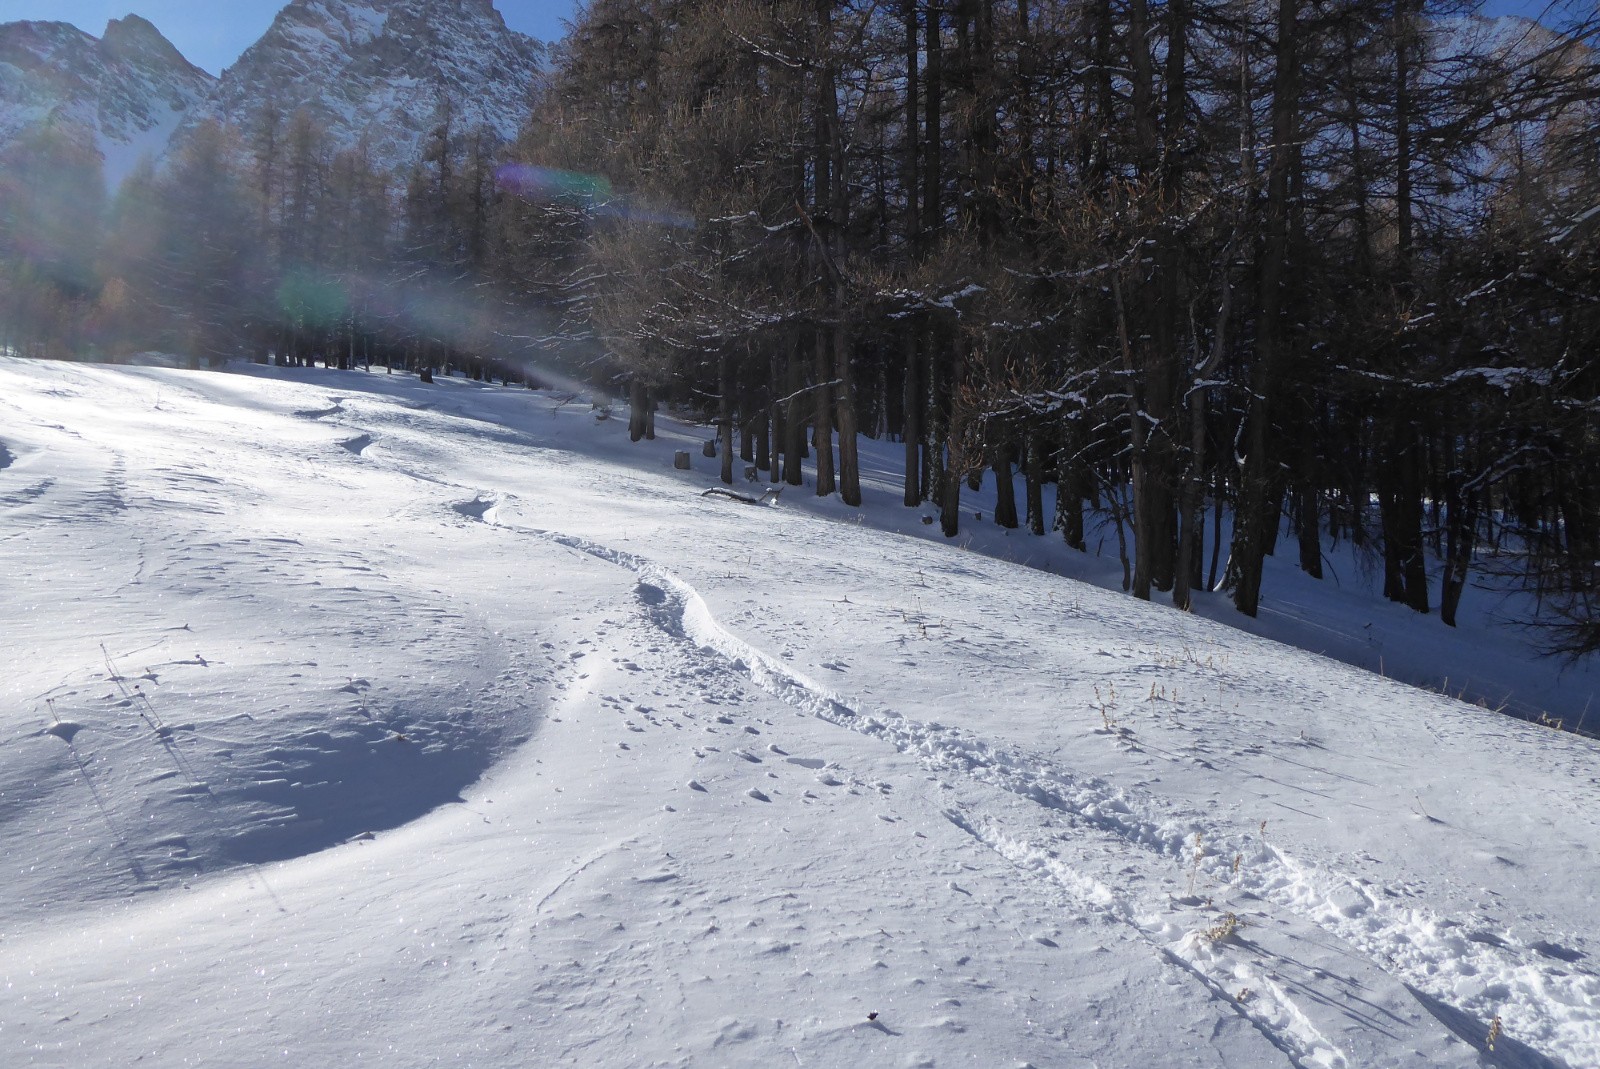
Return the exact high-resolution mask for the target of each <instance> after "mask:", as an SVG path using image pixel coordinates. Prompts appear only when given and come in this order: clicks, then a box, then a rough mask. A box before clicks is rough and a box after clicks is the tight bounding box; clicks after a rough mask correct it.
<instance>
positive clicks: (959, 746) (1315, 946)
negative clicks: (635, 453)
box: [458, 498, 1600, 1069]
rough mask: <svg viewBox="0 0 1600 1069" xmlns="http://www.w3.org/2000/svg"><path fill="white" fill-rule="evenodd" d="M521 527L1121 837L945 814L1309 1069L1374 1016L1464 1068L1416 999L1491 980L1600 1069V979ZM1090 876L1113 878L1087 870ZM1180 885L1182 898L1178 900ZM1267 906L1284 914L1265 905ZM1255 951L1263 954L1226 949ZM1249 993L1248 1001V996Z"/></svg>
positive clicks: (757, 669) (695, 630)
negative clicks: (1036, 834)
mask: <svg viewBox="0 0 1600 1069" xmlns="http://www.w3.org/2000/svg"><path fill="white" fill-rule="evenodd" d="M506 506H510V507H509V509H507V510H510V512H512V514H515V512H517V509H515V501H514V499H509V501H502V499H501V498H491V499H482V498H480V499H475V501H474V502H470V507H467V506H458V510H462V512H464V514H475V515H477V517H478V518H485V520H486V522H496V523H502V525H504V523H506V520H504V517H502V507H506ZM526 530H528V531H530V533H533V535H538V536H541V538H549V539H552V541H555V543H557V544H562V546H570V547H573V549H578V551H581V552H586V554H590V555H594V557H598V559H602V560H606V562H610V563H614V565H619V567H622V568H627V570H629V571H632V573H634V575H635V576H638V579H640V584H638V589H637V595H638V600H640V603H642V605H643V607H645V611H646V613H648V615H650V618H651V619H653V621H654V623H656V626H658V627H661V629H662V631H664V632H666V634H669V635H672V637H677V639H682V640H685V642H690V643H693V645H698V647H699V648H701V650H704V651H714V653H715V655H720V658H722V659H723V661H726V663H728V664H730V666H731V667H733V669H734V671H739V672H742V674H747V675H749V677H750V680H752V682H754V683H755V685H758V687H760V688H762V690H765V691H768V693H771V695H774V696H776V698H781V699H784V701H787V703H790V704H794V706H797V707H800V709H803V711H806V712H810V714H811V715H816V717H819V719H822V720H827V722H830V723H835V725H840V727H846V728H850V730H854V731H859V733H862V735H869V736H875V738H883V739H886V741H890V743H891V744H894V746H896V749H899V751H902V752H909V754H914V755H917V757H918V759H920V760H922V763H923V765H925V767H926V768H930V770H933V771H938V773H949V771H958V773H965V775H968V776H973V778H976V779H981V781H982V783H986V784H990V786H997V787H1000V789H1003V791H1006V792H1010V794H1013V795H1018V797H1022V799H1027V800H1030V802H1034V803H1037V805H1040V807H1043V808H1046V810H1051V811H1054V813H1058V815H1062V816H1064V818H1066V819H1067V821H1069V827H1070V829H1077V831H1083V829H1085V827H1088V829H1093V831H1096V832H1101V834H1102V835H1101V839H1102V840H1104V839H1110V840H1112V845H1110V850H1109V855H1107V856H1098V858H1096V856H1093V851H1088V853H1090V856H1086V858H1082V859H1077V861H1074V863H1069V861H1064V859H1062V853H1066V851H1070V850H1077V851H1082V850H1083V845H1085V840H1083V837H1082V835H1080V834H1062V832H1059V831H1056V832H1051V831H1046V832H1045V834H1046V835H1048V845H1037V843H1032V842H1027V840H1019V839H1013V837H1010V835H1008V834H1006V831H1005V824H1003V821H1000V819H998V818H995V816H994V815H986V816H984V818H982V823H981V824H976V823H974V821H973V819H971V818H968V816H966V815H963V813H960V811H958V810H952V811H950V813H949V816H950V819H952V823H955V824H957V826H958V827H962V829H963V831H966V832H968V834H971V835H973V837H974V839H978V840H979V842H984V843H986V845H989V847H990V848H992V850H995V851H997V853H998V855H1002V856H1005V858H1006V859H1010V861H1013V863H1014V864H1018V866H1019V867H1024V869H1029V871H1038V872H1043V874H1048V877H1050V879H1053V880H1056V882H1058V883H1059V885H1061V887H1062V888H1064V890H1067V891H1069V893H1070V895H1072V896H1074V898H1077V899H1078V903H1080V906H1082V907H1085V909H1094V911H1104V912H1107V914H1110V915H1114V917H1117V919H1118V920H1122V922H1126V923H1130V925H1131V927H1134V928H1136V930H1138V931H1141V933H1142V935H1144V936H1146V938H1149V939H1150V943H1152V944H1155V946H1157V947H1162V949H1163V952H1166V954H1170V955H1171V957H1173V959H1174V960H1178V962H1182V963H1184V967H1186V968H1189V970H1192V971H1194V973H1195V975H1197V976H1200V978H1202V979H1203V981H1205V983H1206V984H1208V986H1211V987H1213V989H1214V992H1216V994H1218V995H1219V997H1221V999H1224V1000H1226V999H1232V1000H1234V1005H1237V1007H1238V1011H1240V1013H1242V1015H1243V1016H1245V1018H1248V1019H1250V1021H1251V1023H1253V1024H1256V1027H1259V1029H1261V1032H1262V1034H1264V1035H1266V1037H1267V1039H1270V1040H1272V1042H1274V1043H1275V1045H1278V1047H1280V1048H1282V1050H1285V1053H1288V1055H1290V1056H1291V1058H1293V1061H1294V1064H1298V1066H1317V1067H1326V1069H1341V1067H1346V1066H1366V1064H1373V1059H1374V1058H1381V1056H1384V1053H1386V1050H1384V1048H1378V1047H1373V1045H1371V1043H1370V1042H1366V1040H1368V1037H1370V1035H1371V1029H1373V1026H1374V1019H1373V1018H1374V1016H1376V1018H1379V1019H1381V1024H1382V1027H1384V1029H1387V1031H1406V1032H1411V1034H1414V1039H1411V1040H1410V1042H1413V1043H1416V1047H1418V1048H1416V1050H1414V1051H1413V1059H1411V1061H1408V1063H1405V1064H1414V1066H1432V1064H1445V1063H1443V1061H1442V1059H1446V1058H1466V1056H1467V1055H1466V1051H1459V1050H1456V1051H1446V1047H1448V1045H1443V1043H1440V1042H1438V1024H1440V1021H1435V1019H1434V1018H1432V1016H1429V1015H1426V1013H1422V1007H1421V1005H1419V1003H1418V1000H1416V999H1414V997H1411V992H1410V987H1416V989H1419V991H1422V992H1427V994H1429V995H1434V997H1437V999H1442V1000H1443V999H1451V997H1456V995H1458V992H1456V989H1454V983H1456V979H1458V978H1461V976H1478V978H1483V981H1485V984H1486V991H1488V994H1490V997H1488V999H1483V1000H1480V1002H1482V1005H1472V1003H1467V1005H1464V1007H1462V1010H1466V1011H1467V1013H1472V1011H1477V1013H1486V1016H1485V1018H1483V1019H1485V1021H1488V1019H1493V1018H1496V1016H1506V1018H1512V1019H1515V1021H1517V1023H1518V1035H1520V1037H1522V1040H1533V1042H1536V1043H1541V1045H1547V1047H1550V1048H1555V1050H1563V1051H1570V1053H1573V1055H1574V1056H1576V1058H1578V1059H1579V1061H1578V1063H1576V1064H1587V1063H1589V1061H1594V1063H1595V1064H1600V976H1597V975H1594V973H1589V971H1587V970H1576V971H1574V970H1573V968H1571V965H1570V963H1568V962H1563V960H1560V959H1558V957H1557V959H1552V957H1550V954H1549V952H1547V951H1546V949H1541V947H1531V946H1515V944H1512V943H1510V941H1506V939H1502V938H1485V936H1482V935H1477V936H1475V935H1474V933H1470V931H1464V925H1461V923H1459V922H1454V920H1448V919H1440V917H1435V915H1432V914H1430V912H1429V911H1426V909H1414V907H1410V909H1408V907H1400V906H1397V904H1390V903H1386V901H1381V898H1384V896H1386V890H1384V888H1374V887H1371V885H1370V883H1368V882H1366V880H1362V879H1358V877H1349V875H1344V874H1338V872H1328V871H1317V869H1315V867H1314V866H1307V864H1304V863H1299V861H1296V859H1294V858H1293V856H1290V855H1286V853H1285V851H1283V850H1280V848H1278V847H1274V845H1272V843H1270V842H1267V839H1266V829H1261V831H1259V834H1256V835H1251V834H1248V832H1240V831H1238V829H1227V827H1221V826H1218V824H1214V823H1210V821H1205V819H1203V818H1200V816H1198V815H1194V813H1181V811H1178V813H1174V811H1173V810H1171V807H1170V805H1166V803H1165V802H1162V800H1160V799H1157V797H1138V795H1134V794H1133V792H1128V791H1125V789H1112V787H1109V786H1107V784H1104V783H1096V781H1082V779H1080V778H1077V776H1072V775H1070V773H1067V771H1064V770H1061V768H1054V767H1051V765H1050V763H1048V762H1043V760H1042V759H1038V757H1032V755H1022V754H1008V752H1003V751H997V749H995V747H994V746H990V744H987V743H982V741H979V739H974V738H971V736H970V735H966V733H963V731H960V730H954V728H946V727H942V725H938V723H933V725H926V723H917V722H912V720H907V719H906V717H901V715H898V714H894V712H893V711H880V712H877V714H867V712H864V711H862V709H859V707H858V706H856V703H853V701H850V699H846V698H845V696H842V695H837V693H834V691H830V690H827V688H826V687H822V685H821V683H818V682H816V680H813V679H810V677H808V675H805V674H802V672H797V671H795V669H792V667H789V666H786V664H782V663H781V661H779V659H776V658H773V656H770V655H766V653H762V651H760V650H757V648H754V647H752V645H749V643H747V642H744V640H742V639H739V637H736V635H733V634H731V632H730V631H728V629H725V627H723V626H722V624H718V621H717V619H715V618H714V616H712V613H710V610H709V608H707V605H706V600H704V599H702V597H701V595H699V592H696V591H694V587H693V586H690V584H688V583H685V581H683V579H680V578H678V576H675V575H674V573H672V571H669V570H666V568H662V567H661V565H658V563H653V562H650V560H646V559H642V557H638V555H635V554H630V552H626V551H618V549H611V547H608V546H603V544H600V543H594V541H589V539H584V538H576V536H571V535H562V533H555V531H546V530H536V528H526ZM1107 733H1112V730H1110V728H1107ZM1128 735H1131V733H1128ZM1115 840H1120V842H1122V843H1126V845H1133V847H1138V848H1139V850H1141V853H1149V855H1155V856H1157V858H1160V859H1162V863H1160V864H1157V866H1149V867H1146V869H1144V871H1141V872H1139V875H1138V882H1139V883H1141V885H1142V893H1139V895H1134V896H1130V890H1131V888H1126V885H1128V883H1130V880H1128V879H1126V877H1128V875H1130V869H1128V867H1126V863H1128V861H1130V859H1131V858H1130V855H1128V851H1126V850H1118V848H1117V847H1115ZM1102 845H1104V842H1102ZM1184 869H1187V877H1186V875H1184ZM1091 871H1093V872H1099V874H1110V872H1115V875H1086V872H1091ZM1184 879H1187V890H1184V888H1182V887H1181V883H1182V882H1184ZM1102 880H1112V883H1107V882H1102ZM1114 888H1115V890H1114ZM1390 895H1392V893H1390ZM1269 903H1270V904H1272V906H1277V907H1278V909H1277V911H1274V912H1267V911H1264V909H1262V906H1264V904H1269ZM1200 906H1203V907H1205V909H1200ZM1234 909H1237V911H1238V912H1234ZM1242 947H1245V949H1248V951H1250V952H1251V954H1248V955H1245V954H1230V952H1229V951H1238V949H1242ZM1269 947H1270V949H1269ZM1248 959H1259V960H1248ZM1309 960H1315V965H1309V963H1307V962H1309ZM1381 970H1382V971H1381ZM1384 971H1387V973H1390V975H1392V976H1394V978H1395V979H1389V978H1387V976H1384ZM1397 981H1398V983H1397ZM1296 989H1298V991H1301V992H1302V994H1301V995H1299V997H1296V995H1294V994H1291V992H1293V991H1296ZM1238 992H1248V995H1246V997H1238ZM1574 1010H1576V1013H1574ZM1488 1031H1490V1029H1488V1026H1485V1029H1483V1037H1482V1040H1483V1043H1480V1045H1483V1047H1485V1048H1486V1037H1488ZM1330 1034H1333V1035H1336V1037H1339V1039H1338V1042H1336V1040H1334V1039H1330ZM1461 1039H1467V1040H1469V1042H1470V1040H1472V1039H1480V1037H1475V1035H1472V1034H1469V1035H1466V1037H1461ZM1390 1056H1392V1055H1390ZM1395 1064H1402V1063H1395Z"/></svg>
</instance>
